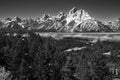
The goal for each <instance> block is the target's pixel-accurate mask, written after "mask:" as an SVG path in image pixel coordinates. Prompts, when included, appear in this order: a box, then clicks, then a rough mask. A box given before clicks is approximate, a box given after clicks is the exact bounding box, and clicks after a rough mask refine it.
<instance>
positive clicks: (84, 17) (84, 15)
mask: <svg viewBox="0 0 120 80" xmlns="http://www.w3.org/2000/svg"><path fill="white" fill-rule="evenodd" d="M0 27H1V28H9V29H12V30H16V29H19V28H20V29H27V30H37V31H40V32H72V33H73V32H113V31H119V27H120V19H118V20H116V21H112V22H107V24H104V23H102V22H101V21H99V20H96V19H94V18H93V17H91V16H90V15H89V14H88V12H86V11H85V10H83V9H77V8H76V7H74V8H72V9H71V10H70V11H69V13H68V14H65V13H63V12H60V13H59V14H58V15H57V16H51V15H50V14H44V15H43V17H42V18H38V19H35V20H33V19H31V18H28V19H20V18H19V17H14V18H6V19H5V21H4V22H0Z"/></svg>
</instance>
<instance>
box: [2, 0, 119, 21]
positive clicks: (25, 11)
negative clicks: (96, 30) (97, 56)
mask: <svg viewBox="0 0 120 80" xmlns="http://www.w3.org/2000/svg"><path fill="white" fill-rule="evenodd" d="M73 7H76V8H78V9H84V10H85V11H87V12H88V13H89V14H90V16H91V17H94V18H96V19H99V20H109V19H116V18H119V17H120V1H119V0H0V20H3V19H5V18H7V17H14V16H19V17H21V18H28V17H31V18H38V17H39V18H40V17H42V15H43V14H48V13H50V14H51V15H53V16H56V15H57V14H58V13H59V12H64V13H68V12H69V10H70V9H72V8H73Z"/></svg>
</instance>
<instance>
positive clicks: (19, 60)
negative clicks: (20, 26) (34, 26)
mask: <svg viewBox="0 0 120 80" xmlns="http://www.w3.org/2000/svg"><path fill="white" fill-rule="evenodd" d="M28 33H29V36H27V37H23V35H21V34H20V35H16V36H13V35H9V36H8V35H5V34H6V32H4V33H3V32H1V33H0V65H1V66H3V67H5V69H6V70H8V71H10V72H11V75H10V76H12V77H11V80H16V79H17V80H106V77H107V76H110V75H114V74H113V73H112V72H110V71H109V66H107V63H109V62H111V63H113V64H118V66H119V60H120V58H119V57H118V55H119V54H120V53H119V49H120V47H119V46H120V43H119V42H110V41H99V40H98V41H97V42H96V43H90V42H89V40H86V39H80V38H64V39H62V40H56V39H53V38H52V37H41V36H39V35H36V34H34V33H32V32H31V33H30V32H28ZM86 42H89V44H88V43H86ZM83 46H86V48H84V49H81V50H77V51H71V52H65V50H67V49H70V48H73V47H83ZM106 52H111V55H110V56H106V55H103V53H106ZM118 75H119V74H118Z"/></svg>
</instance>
